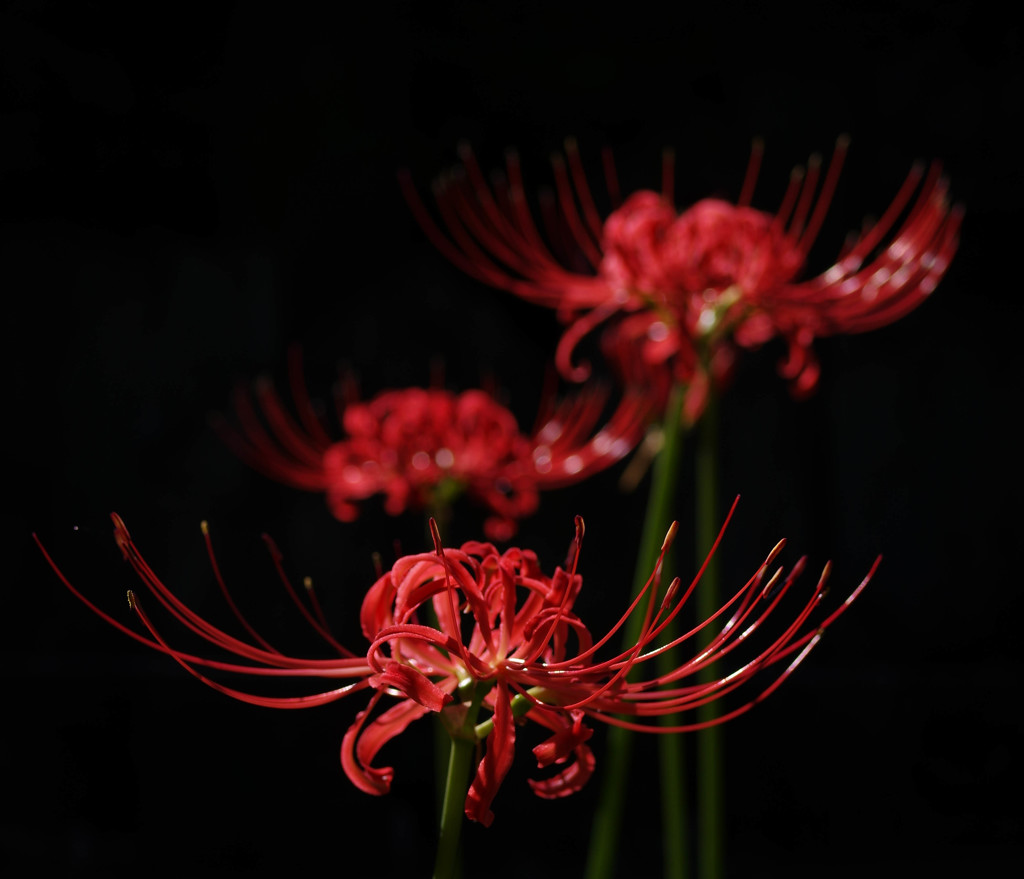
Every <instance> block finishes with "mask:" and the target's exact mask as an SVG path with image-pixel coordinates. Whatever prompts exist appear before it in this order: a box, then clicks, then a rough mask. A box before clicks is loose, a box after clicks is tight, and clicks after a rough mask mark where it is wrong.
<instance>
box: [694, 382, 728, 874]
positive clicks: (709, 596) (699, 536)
mask: <svg viewBox="0 0 1024 879" xmlns="http://www.w3.org/2000/svg"><path fill="white" fill-rule="evenodd" d="M695 457H696V465H697V472H696V479H695V484H694V490H695V493H696V503H697V522H696V530H697V533H696V542H697V553H698V558H700V559H703V558H704V557H705V556H706V555H707V553H708V552H709V551H710V549H711V547H712V545H713V544H714V542H715V538H716V537H717V536H718V530H719V528H720V526H721V523H720V522H719V520H718V401H717V398H716V396H715V394H714V393H713V392H712V393H710V394H709V396H708V402H707V408H706V409H705V410H704V414H703V415H702V416H701V420H700V424H699V425H698V429H697V445H696V451H695ZM720 591H721V588H720V586H719V571H718V558H717V556H716V557H715V558H713V559H712V560H711V562H710V563H709V564H708V566H707V568H706V569H705V571H704V576H703V577H702V578H701V582H700V585H699V586H698V588H697V591H696V595H695V601H696V605H697V617H698V620H706V619H707V618H708V617H710V616H712V615H713V614H714V613H715V612H716V611H717V610H718V609H719V607H720V606H721V596H720V594H719V593H720ZM711 637H712V636H711V634H710V633H708V632H702V633H701V635H700V642H701V646H702V647H703V646H705V645H706V644H707V642H708V641H710V639H711ZM717 677H718V668H717V666H716V665H711V666H708V667H707V668H706V669H704V670H703V671H702V673H701V675H700V679H701V680H702V681H713V680H715V679H716V678H717ZM716 715H717V708H716V706H715V703H714V702H711V703H709V704H707V705H702V706H701V707H700V708H698V709H697V720H698V721H701V722H703V721H708V720H712V719H714V718H715V716H716ZM722 745H723V742H722V728H721V727H720V726H712V727H709V728H708V729H702V730H699V731H698V732H697V733H696V746H697V804H698V808H697V832H698V834H699V836H700V846H699V847H698V849H697V875H698V879H721V877H722V875H723V874H724V855H725V821H724V811H725V804H724V801H723V787H724V785H723V777H724V771H723V766H724V764H723V755H722Z"/></svg>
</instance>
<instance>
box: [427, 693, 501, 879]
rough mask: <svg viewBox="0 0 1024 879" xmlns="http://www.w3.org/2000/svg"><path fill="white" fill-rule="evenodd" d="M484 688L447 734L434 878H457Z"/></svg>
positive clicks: (475, 695)
mask: <svg viewBox="0 0 1024 879" xmlns="http://www.w3.org/2000/svg"><path fill="white" fill-rule="evenodd" d="M464 683H465V684H468V685H469V686H472V685H473V682H472V681H466V682H464ZM460 689H462V685H460ZM488 689H490V688H489V687H480V686H478V687H476V688H475V691H474V692H473V698H472V700H471V701H470V703H469V705H468V706H467V708H466V714H465V717H464V718H463V720H462V724H461V726H459V727H458V728H456V729H452V730H451V731H450V732H451V748H450V749H449V755H448V776H447V779H446V782H445V787H444V801H443V803H442V805H441V835H440V837H439V839H438V842H437V857H436V859H435V861H434V879H457V877H458V875H459V835H460V833H461V831H462V815H463V812H464V810H465V804H466V792H467V791H468V790H469V769H470V765H471V764H472V762H473V752H474V750H475V748H476V743H477V737H476V731H475V730H474V725H475V723H476V716H477V714H479V712H480V705H481V704H482V703H483V699H484V695H485V694H486V692H487V690H488ZM449 707H450V706H449Z"/></svg>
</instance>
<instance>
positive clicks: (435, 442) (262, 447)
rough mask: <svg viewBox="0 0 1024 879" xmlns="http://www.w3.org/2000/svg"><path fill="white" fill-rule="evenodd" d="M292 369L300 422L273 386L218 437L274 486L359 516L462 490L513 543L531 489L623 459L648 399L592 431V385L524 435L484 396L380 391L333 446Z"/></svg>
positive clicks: (645, 417)
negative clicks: (373, 503)
mask: <svg viewBox="0 0 1024 879" xmlns="http://www.w3.org/2000/svg"><path fill="white" fill-rule="evenodd" d="M296 370H297V367H296V366H295V365H294V361H293V375H292V379H293V380H292V394H293V397H294V398H295V404H296V409H297V412H298V421H296V420H295V419H294V418H293V417H292V416H291V415H289V413H288V411H287V409H286V408H285V406H284V405H283V404H282V403H281V400H280V398H279V397H278V395H277V394H276V393H275V391H274V389H273V387H272V386H271V385H270V383H269V382H267V381H262V382H259V383H258V384H257V387H256V394H255V396H256V400H257V403H258V408H259V409H260V410H262V417H261V416H260V413H259V412H258V411H257V407H256V406H254V405H253V402H252V400H251V398H250V396H249V395H248V394H247V393H244V392H240V393H239V394H237V395H236V401H235V411H236V414H237V417H238V425H239V426H238V428H237V429H236V428H232V427H230V426H228V425H227V424H226V423H221V433H222V435H223V436H224V437H225V439H226V440H227V441H228V443H229V445H230V446H231V447H232V448H233V449H234V451H235V452H236V454H238V455H239V457H240V458H242V459H243V460H244V461H246V462H247V463H248V464H250V465H251V466H252V467H254V468H255V469H257V470H260V471H261V472H263V473H265V474H266V475H268V476H270V477H271V478H272V479H275V480H277V481H279V482H283V483H285V484H287V485H291V486H294V487H296V488H302V489H306V490H309V491H317V492H324V493H325V494H326V496H327V502H328V504H329V506H330V509H331V511H332V513H333V514H334V515H335V516H336V517H337V518H338V519H340V520H341V521H343V522H348V521H352V520H354V519H355V518H356V517H357V515H358V513H359V505H360V504H361V503H362V502H363V501H365V500H367V499H368V498H371V497H374V496H377V495H382V496H383V497H384V509H385V510H386V511H387V512H388V513H389V514H391V515H398V514H400V513H402V512H403V511H405V510H433V509H437V507H438V504H439V502H445V503H446V502H449V501H451V500H453V499H454V498H455V497H457V496H459V495H461V494H466V495H468V496H469V497H470V498H471V499H472V500H473V501H474V502H476V503H477V504H479V505H481V506H482V507H484V508H485V509H486V510H488V511H489V512H490V516H489V517H488V518H487V519H486V521H485V523H484V530H485V533H486V534H487V536H488V537H489V538H491V539H492V540H508V539H509V538H510V537H511V536H512V535H513V534H514V533H515V531H516V526H517V522H518V520H520V519H522V518H524V517H525V516H528V515H530V514H532V513H533V512H534V511H535V510H536V509H537V506H538V492H539V491H540V490H544V489H551V488H559V487H562V486H566V485H570V484H573V483H576V482H580V481H582V480H583V479H586V478H587V477H589V476H591V475H593V474H594V473H597V472H598V471H600V470H603V469H604V468H606V467H609V466H611V465H612V464H614V463H615V462H616V461H619V460H620V459H621V458H623V457H624V456H625V455H627V454H628V453H629V452H630V451H631V450H632V449H633V447H634V446H635V445H636V444H637V442H638V441H639V439H640V437H641V436H642V434H643V430H644V428H645V427H646V425H647V423H648V421H649V419H650V417H651V415H652V414H653V412H652V407H651V403H650V400H649V399H648V398H647V397H645V396H643V395H640V394H637V393H626V394H624V395H623V396H622V397H621V398H620V399H619V403H618V406H617V407H616V409H615V411H614V412H613V413H612V414H611V416H610V417H609V418H608V420H607V422H606V423H605V424H604V425H603V426H602V427H600V429H597V425H598V422H599V421H600V419H601V415H602V413H603V411H604V408H605V404H606V402H607V395H606V394H605V393H603V392H601V391H599V390H597V389H595V388H593V387H588V388H584V389H583V390H582V392H580V393H578V394H576V395H575V396H573V397H571V398H569V399H567V400H564V401H562V402H561V403H560V404H557V405H549V406H547V408H546V410H545V411H544V412H542V413H541V415H540V417H539V418H538V424H539V426H538V427H537V428H536V429H535V430H534V431H533V432H532V434H530V435H526V434H524V433H522V432H521V431H520V429H519V425H518V423H517V422H516V418H515V416H514V415H513V414H512V413H511V412H510V411H509V410H508V409H506V408H505V407H504V406H502V405H501V404H499V403H498V402H497V401H496V400H495V399H494V398H493V397H491V396H490V395H489V394H487V393H486V392H484V391H481V390H472V391H464V392H463V393H459V394H456V393H452V392H450V391H446V390H442V389H438V388H404V389H401V390H391V391H385V392H383V393H381V394H378V395H377V396H376V397H374V398H373V399H371V400H368V401H358V400H355V399H352V400H350V401H349V402H348V403H347V404H343V405H342V409H341V411H340V412H339V416H338V419H339V421H340V422H341V425H342V427H343V430H344V434H345V436H344V439H340V440H338V439H332V438H331V437H330V436H329V435H328V433H327V430H326V429H325V428H324V426H323V424H322V423H321V420H320V419H319V417H318V416H317V414H316V412H315V409H314V407H313V406H312V404H311V402H310V401H309V399H308V398H307V396H306V392H305V389H304V386H303V383H302V381H301V378H300V377H299V376H298V374H297V372H296Z"/></svg>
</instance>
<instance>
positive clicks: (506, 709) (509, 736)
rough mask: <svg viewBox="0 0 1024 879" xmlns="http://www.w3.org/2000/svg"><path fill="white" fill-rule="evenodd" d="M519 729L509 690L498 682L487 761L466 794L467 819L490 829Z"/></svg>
mask: <svg viewBox="0 0 1024 879" xmlns="http://www.w3.org/2000/svg"><path fill="white" fill-rule="evenodd" d="M515 743H516V728H515V724H514V723H513V722H512V706H511V703H510V702H509V695H508V687H507V686H506V685H505V682H504V681H499V682H498V687H497V692H496V693H495V697H494V730H493V732H491V734H490V735H489V736H488V737H487V739H486V744H485V748H486V750H485V751H484V758H483V760H481V761H480V765H479V766H477V768H476V777H475V778H474V779H473V783H472V784H471V785H470V786H469V793H468V794H466V817H467V818H469V819H470V820H471V821H479V822H480V823H481V824H483V825H484V827H490V826H491V822H492V821H494V812H492V811H491V802H492V801H493V800H494V797H495V795H496V794H497V793H498V788H499V787H501V783H502V781H504V780H505V776H506V775H507V774H508V771H509V769H510V768H511V767H512V757H513V755H514V754H515Z"/></svg>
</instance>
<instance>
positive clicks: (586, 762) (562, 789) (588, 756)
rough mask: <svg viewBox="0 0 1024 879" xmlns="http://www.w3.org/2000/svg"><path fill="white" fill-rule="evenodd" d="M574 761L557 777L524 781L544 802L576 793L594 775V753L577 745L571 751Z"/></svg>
mask: <svg viewBox="0 0 1024 879" xmlns="http://www.w3.org/2000/svg"><path fill="white" fill-rule="evenodd" d="M573 753H574V754H575V756H576V759H575V760H574V761H573V762H572V763H570V764H569V765H568V766H566V767H565V769H563V770H562V771H561V772H559V773H558V774H557V775H553V776H551V778H543V779H533V778H528V779H526V781H527V783H528V784H529V785H530V788H531V789H532V790H533V792H534V793H535V794H536V795H537V796H538V797H540V798H541V799H545V800H556V799H558V798H559V797H567V796H569V795H570V794H574V793H576V792H577V791H578V790H580V789H581V788H582V787H583V786H584V785H585V784H586V783H587V782H588V781H590V776H591V775H593V774H594V765H595V763H596V761H595V760H594V752H593V751H591V750H590V748H588V747H587V746H586V745H578V746H577V747H576V748H574V749H573Z"/></svg>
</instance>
